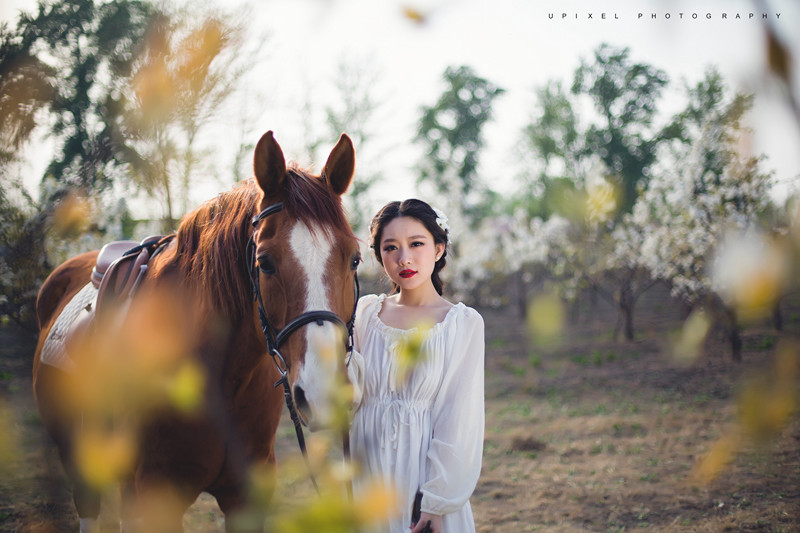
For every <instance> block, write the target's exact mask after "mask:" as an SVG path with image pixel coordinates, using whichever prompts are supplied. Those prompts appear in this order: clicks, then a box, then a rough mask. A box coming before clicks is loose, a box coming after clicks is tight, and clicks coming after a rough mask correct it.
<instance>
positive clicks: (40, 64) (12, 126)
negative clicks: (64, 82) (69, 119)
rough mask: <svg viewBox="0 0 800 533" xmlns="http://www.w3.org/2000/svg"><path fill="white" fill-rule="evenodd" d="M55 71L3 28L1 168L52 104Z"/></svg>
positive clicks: (0, 38) (0, 53) (0, 35)
mask: <svg viewBox="0 0 800 533" xmlns="http://www.w3.org/2000/svg"><path fill="white" fill-rule="evenodd" d="M54 75H55V69H54V68H53V67H51V66H50V65H48V64H46V63H45V62H44V61H42V60H40V59H39V58H38V57H36V56H35V55H32V51H31V50H30V49H29V47H26V46H24V45H23V43H22V39H21V36H20V35H19V34H18V33H16V32H12V31H11V30H9V29H8V27H7V26H0V165H6V164H8V163H10V162H11V161H14V160H16V159H17V152H18V151H19V150H20V148H22V146H23V145H24V144H25V142H26V141H27V140H28V139H29V137H30V135H31V133H32V132H33V130H34V128H35V127H36V115H37V113H39V111H41V110H42V109H46V108H47V106H48V105H49V103H50V101H51V99H52V94H53V83H54Z"/></svg>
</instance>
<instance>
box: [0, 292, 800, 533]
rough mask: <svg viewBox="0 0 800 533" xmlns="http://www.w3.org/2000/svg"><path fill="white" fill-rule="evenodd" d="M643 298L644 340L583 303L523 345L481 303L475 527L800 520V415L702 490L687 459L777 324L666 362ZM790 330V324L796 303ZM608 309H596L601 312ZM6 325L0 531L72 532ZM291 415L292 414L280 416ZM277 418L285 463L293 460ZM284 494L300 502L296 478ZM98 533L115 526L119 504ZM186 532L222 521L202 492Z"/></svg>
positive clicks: (732, 411)
mask: <svg viewBox="0 0 800 533" xmlns="http://www.w3.org/2000/svg"><path fill="white" fill-rule="evenodd" d="M663 301H664V298H663V295H659V294H653V295H651V296H650V298H649V299H648V300H646V301H645V302H643V303H642V304H641V305H640V307H639V309H640V316H639V317H638V323H637V326H638V331H640V332H641V337H640V339H639V340H637V341H636V342H634V343H622V342H619V343H617V342H613V341H611V340H610V332H611V330H612V329H613V325H614V324H613V318H614V316H613V312H612V311H610V310H608V309H605V308H602V307H601V308H598V309H594V310H591V309H590V310H589V311H590V312H584V313H583V314H582V315H581V316H579V317H578V320H577V322H576V323H575V325H573V326H570V327H569V330H568V331H567V332H566V334H565V335H564V338H563V339H562V340H561V342H560V344H556V345H551V346H547V347H542V346H532V345H530V344H529V343H528V342H527V340H526V338H525V334H524V326H523V322H522V321H521V320H520V319H519V318H517V317H516V316H515V315H514V311H513V310H511V309H501V310H490V309H484V310H482V312H483V314H484V318H485V320H486V324H487V358H486V360H487V374H486V415H487V417H486V420H487V425H486V443H485V448H484V465H483V472H482V476H481V480H480V482H479V484H478V487H477V489H476V491H475V494H474V495H473V498H472V505H473V510H474V513H475V518H476V523H477V528H478V531H481V532H496V533H511V532H514V533H518V532H523V531H539V532H561V531H564V532H580V531H587V532H613V531H633V530H643V531H659V532H661V531H663V532H722V531H732V532H733V531H763V532H776V533H777V532H792V531H800V526H798V524H800V451H798V450H800V418H798V417H797V416H795V418H794V420H793V421H792V422H791V423H790V424H789V425H788V426H787V427H786V428H785V429H784V430H783V431H782V432H781V434H780V435H779V436H778V437H777V438H774V439H772V440H770V441H768V442H767V443H766V444H765V445H763V446H755V445H751V444H746V443H743V447H742V451H741V453H739V454H738V455H736V456H735V458H734V460H733V462H731V463H730V464H729V465H728V467H727V468H726V469H725V470H724V471H723V472H722V474H721V475H720V476H719V477H718V478H717V479H716V480H714V481H713V482H712V483H710V484H707V485H700V484H697V483H693V482H692V476H691V474H692V469H693V468H694V466H695V464H696V463H697V461H698V459H699V458H701V457H703V456H704V455H705V454H706V453H708V451H709V449H710V447H711V445H712V444H713V443H714V442H715V441H716V440H717V439H719V438H720V437H721V436H722V435H724V434H726V432H728V431H729V430H730V429H731V428H732V427H733V426H734V425H735V423H736V420H737V407H736V398H737V394H738V390H739V388H740V387H741V385H742V383H743V380H744V379H746V378H748V377H750V376H753V375H755V374H757V373H758V372H760V371H762V370H763V369H766V368H769V367H770V365H771V364H772V358H773V356H774V347H775V345H776V342H775V339H776V337H777V334H776V333H775V332H773V331H771V330H770V329H769V328H767V327H764V328H754V329H750V330H748V331H747V332H746V337H745V348H746V350H745V353H744V362H743V363H741V364H739V365H734V364H732V363H729V362H728V359H727V355H726V354H727V350H726V346H725V345H724V344H723V343H721V341H719V339H718V338H717V337H716V336H715V337H713V338H712V339H710V341H709V343H708V346H707V350H706V351H707V355H706V357H705V358H703V359H702V360H700V361H698V362H696V363H695V364H694V365H693V366H691V367H685V366H679V365H677V364H674V363H672V362H670V360H669V358H668V357H667V356H666V355H665V354H666V350H665V347H664V343H663V342H662V340H663V339H664V338H666V335H667V333H668V331H669V330H670V328H675V327H676V326H677V325H678V324H680V321H679V317H678V315H677V314H676V313H677V312H678V311H677V310H676V309H673V308H670V307H669V306H668V305H666V304H664V303H663ZM792 312H793V313H794V315H793V314H791V312H790V313H787V323H788V325H787V329H789V330H790V331H789V333H785V335H788V334H794V335H797V334H798V333H800V319H798V317H797V311H796V310H794V311H792ZM598 317H602V318H598ZM17 333H18V332H12V331H11V330H9V329H4V330H2V331H0V334H2V336H3V339H2V341H3V342H2V343H0V345H1V346H2V349H1V350H2V351H0V390H2V394H3V396H2V397H3V398H4V399H5V401H6V402H7V403H9V404H11V405H12V406H13V411H14V415H15V427H17V428H18V429H19V430H20V433H21V435H22V445H21V448H22V452H21V454H20V456H19V462H18V464H17V466H16V467H14V468H12V470H11V471H8V472H4V473H3V475H2V481H0V532H11V531H25V532H34V531H64V530H73V531H74V530H77V520H76V519H75V516H74V511H72V509H71V504H70V501H69V499H70V498H69V492H68V489H67V485H66V482H65V480H64V478H63V475H62V474H61V470H60V467H59V466H58V463H57V460H56V458H55V455H54V452H53V450H52V447H51V446H50V445H49V442H48V440H47V437H46V436H45V434H44V433H43V431H42V429H41V425H40V423H39V421H38V416H37V415H36V413H35V407H34V406H33V402H32V399H31V398H30V390H31V389H30V377H29V376H30V371H29V368H30V355H31V353H32V350H33V348H32V346H31V345H30V341H29V340H27V339H22V340H20V337H19V335H18V334H17ZM285 418H286V417H285ZM295 448H296V442H295V441H294V433H293V430H292V428H291V427H290V426H289V424H288V423H287V421H286V420H284V421H283V424H282V426H281V430H280V434H279V450H278V453H279V458H281V457H283V458H287V457H289V456H293V455H295V454H296V453H297V452H296V450H295ZM281 490H282V491H283V492H284V494H291V495H298V494H299V495H301V497H310V496H309V494H310V484H309V483H308V481H307V479H305V478H303V477H302V476H299V477H297V476H293V477H291V478H286V479H284V482H283V486H282V489H281ZM111 500H112V503H111V504H110V505H107V506H106V507H105V510H104V515H103V516H104V520H103V524H104V527H103V530H104V531H113V530H117V531H118V525H117V523H116V516H115V507H114V504H113V498H112V499H111ZM184 523H185V525H186V527H187V531H196V532H209V533H210V532H220V531H223V530H224V527H223V525H222V519H221V516H220V514H219V511H218V509H217V507H216V504H215V502H214V501H213V499H211V498H210V497H208V496H207V495H203V496H201V498H200V499H198V501H197V502H196V503H195V505H194V506H193V507H192V508H191V509H190V511H189V513H187V515H186V517H185V521H184Z"/></svg>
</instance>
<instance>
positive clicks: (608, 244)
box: [0, 0, 790, 357]
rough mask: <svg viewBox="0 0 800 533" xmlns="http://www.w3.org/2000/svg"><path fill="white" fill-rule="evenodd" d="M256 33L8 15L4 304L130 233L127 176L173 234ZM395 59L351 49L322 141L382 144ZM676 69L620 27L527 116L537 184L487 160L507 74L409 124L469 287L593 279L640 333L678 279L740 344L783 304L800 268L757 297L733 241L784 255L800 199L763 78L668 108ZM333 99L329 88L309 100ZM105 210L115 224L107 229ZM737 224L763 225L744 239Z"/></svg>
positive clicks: (194, 17)
mask: <svg viewBox="0 0 800 533" xmlns="http://www.w3.org/2000/svg"><path fill="white" fill-rule="evenodd" d="M256 41H257V44H256V46H255V48H254V49H251V48H248V43H252V42H253V40H252V39H248V38H247V35H246V32H245V27H244V25H243V24H241V23H238V22H236V19H234V18H232V17H230V16H227V15H224V14H220V13H212V12H208V11H198V10H193V11H191V12H190V11H185V10H184V11H180V10H176V11H165V9H164V8H163V7H156V6H155V5H154V4H151V3H148V2H145V1H138V0H122V1H118V2H113V3H99V2H96V1H95V0H76V1H69V2H67V1H66V0H60V1H55V2H52V3H47V4H44V3H43V4H40V6H39V9H38V11H37V12H36V13H34V14H30V15H22V16H21V17H20V19H19V21H18V24H17V26H16V27H15V28H13V29H9V28H7V27H3V28H1V29H0V176H2V179H3V181H4V182H6V183H9V184H15V185H16V186H12V187H3V188H2V189H0V210H2V216H3V220H4V222H6V221H7V222H8V223H4V224H3V225H2V228H0V238H1V239H2V241H0V285H2V293H1V294H2V295H1V296H0V315H2V316H4V317H7V318H12V319H14V320H17V321H19V322H22V323H29V324H30V322H31V319H32V302H33V299H34V297H35V292H36V290H37V288H38V285H39V283H40V282H41V280H42V279H43V276H45V275H46V274H47V272H48V271H49V270H50V268H51V265H52V264H53V263H54V262H55V261H57V260H60V259H63V257H60V256H59V253H60V254H61V256H63V255H65V254H67V253H72V252H75V251H78V249H80V248H85V247H88V246H96V244H97V243H96V242H92V243H90V242H88V241H87V240H86V235H87V234H91V233H94V234H97V233H98V232H99V233H101V234H102V233H103V231H102V230H104V229H105V230H106V231H105V235H103V237H102V238H104V239H105V240H109V239H111V238H116V237H119V236H122V235H120V234H124V233H126V231H127V230H126V229H125V228H126V225H125V222H126V217H127V215H126V213H125V210H124V204H121V205H122V206H123V208H122V209H116V208H113V206H116V205H118V202H117V199H115V195H117V196H119V195H120V191H143V192H145V193H146V194H149V195H150V196H151V197H152V198H153V199H154V201H157V202H159V203H160V204H161V205H163V212H164V213H165V216H164V221H163V230H164V231H171V230H172V229H173V228H174V225H175V221H176V219H177V218H179V216H180V214H181V213H183V212H185V211H186V209H187V208H188V207H189V203H188V198H189V188H190V178H191V177H192V176H193V175H195V174H198V173H201V172H200V171H207V170H208V169H207V165H208V164H209V161H210V159H211V158H210V154H209V153H208V151H207V149H205V148H203V145H202V144H201V143H200V140H201V139H202V137H203V135H204V133H206V132H207V131H208V130H209V129H213V126H214V125H215V124H217V123H218V121H219V120H220V119H221V117H220V116H219V113H220V110H221V109H224V108H225V107H224V105H223V104H225V103H226V102H228V101H230V99H231V98H232V97H234V96H236V95H237V93H238V91H240V90H244V87H243V86H244V85H246V84H244V83H243V79H244V76H245V74H246V73H247V71H248V68H252V66H253V65H255V64H257V63H256V61H255V54H256V53H258V52H259V51H260V49H261V45H263V44H264V40H261V41H258V40H256ZM776 50H780V48H777V49H776ZM775 57H778V58H780V57H781V56H780V55H779V54H778V55H776V56H775ZM778 63H780V62H778ZM780 67H781V65H780V64H776V66H775V68H776V71H779V70H780ZM375 76H376V74H375V73H374V72H373V71H371V70H369V69H368V68H367V69H365V68H359V66H357V65H347V64H342V65H341V67H340V71H339V74H338V78H337V82H336V90H337V92H338V93H339V94H340V96H341V97H340V98H338V103H337V105H336V106H328V107H326V108H325V109H324V115H325V122H324V126H323V127H322V128H320V127H319V125H316V126H314V125H311V123H310V121H309V124H308V128H307V129H308V130H309V131H308V132H307V134H306V138H307V144H308V146H307V150H308V152H309V154H310V155H311V157H312V159H313V155H314V154H315V152H316V151H317V149H318V148H319V146H320V144H321V143H322V142H323V141H322V139H326V140H327V139H329V138H331V137H333V136H335V135H338V133H339V132H341V131H347V132H348V133H350V134H351V136H352V137H353V138H354V140H355V142H356V144H357V146H358V148H359V153H360V154H364V153H367V154H368V153H369V150H364V148H365V147H369V146H373V145H374V144H376V142H377V141H378V139H377V136H376V135H375V134H374V132H373V130H372V129H371V124H372V123H373V120H374V118H375V117H374V115H375V114H376V113H377V112H378V111H379V109H380V106H381V102H380V99H379V98H377V97H376V96H375V95H374V94H373V92H372V87H373V86H374V83H373V82H374V81H375V80H374V79H373V78H374V77H375ZM787 79H788V78H787ZM671 83H674V82H672V81H671V80H669V79H668V77H667V75H666V73H665V72H663V71H662V70H660V69H658V68H657V67H656V66H653V65H649V64H646V63H640V62H636V61H635V60H634V58H633V57H632V55H631V52H630V50H629V49H619V48H615V47H613V46H609V45H602V46H600V47H599V48H598V49H597V50H596V51H595V52H594V54H593V56H592V57H590V58H584V59H583V60H582V61H581V62H580V64H579V65H578V66H577V68H576V70H575V73H574V76H573V78H572V80H571V82H570V83H568V84H565V82H563V81H559V80H553V81H550V82H548V83H546V84H544V85H543V86H541V87H539V88H538V89H537V90H536V93H535V97H536V106H535V109H534V110H533V111H532V113H531V118H530V123H529V125H528V126H526V127H525V128H524V130H523V131H521V132H520V133H519V139H520V141H519V146H518V148H519V149H518V152H519V153H518V157H519V159H520V161H521V162H522V163H523V168H524V169H525V170H524V171H523V172H522V174H521V175H520V176H518V179H517V182H518V183H519V184H520V185H519V188H518V190H516V191H515V192H514V193H513V194H512V195H510V196H509V197H505V196H503V195H501V194H499V193H497V192H496V191H494V190H493V189H492V187H491V184H490V183H488V180H487V179H486V178H485V177H484V176H482V173H481V166H480V157H481V155H482V150H483V148H484V146H485V139H484V127H485V126H486V124H487V123H488V122H489V121H490V120H491V119H492V108H493V104H494V102H495V101H496V99H498V98H502V97H503V95H504V90H503V88H501V87H498V86H496V85H495V84H493V83H492V82H491V81H489V80H487V79H484V78H482V77H481V76H479V75H478V73H476V72H475V71H474V70H473V69H471V68H470V67H468V66H456V67H450V68H448V69H447V70H446V71H445V73H444V77H443V91H442V93H441V95H439V97H438V98H437V99H435V100H433V103H432V104H431V105H429V106H424V107H423V108H422V109H421V110H420V117H419V120H418V123H417V131H416V136H415V137H414V138H413V139H410V140H409V142H413V143H416V144H417V145H418V146H420V147H421V148H422V149H423V155H422V157H421V159H420V161H419V162H418V164H417V166H416V169H415V171H416V174H417V177H418V180H419V184H420V185H421V186H424V187H427V188H428V190H429V191H431V193H432V194H434V195H435V197H436V198H437V201H436V202H435V203H437V204H438V205H439V206H441V207H442V208H444V209H445V210H446V211H447V213H448V215H449V216H450V218H451V221H452V224H451V226H452V227H453V228H455V229H457V230H458V231H457V233H456V234H455V235H454V237H455V247H454V253H453V255H452V256H451V257H452V258H453V262H452V263H451V264H452V265H453V266H454V268H453V270H452V271H451V283H452V286H453V287H454V288H455V290H457V291H461V292H472V294H473V295H474V296H475V297H476V298H481V297H487V296H488V295H486V294H484V292H485V291H482V290H481V289H482V287H484V286H486V284H487V282H488V281H489V280H491V279H494V278H496V277H498V276H503V277H507V279H509V280H515V282H516V283H517V284H518V290H517V291H515V294H516V295H517V296H518V299H519V301H518V302H517V303H518V304H519V305H520V308H521V309H523V310H524V309H526V307H527V301H526V300H527V298H528V295H530V294H531V293H532V292H535V291H537V290H540V289H541V288H542V287H543V286H547V287H549V288H552V289H553V290H555V291H557V293H558V295H559V296H560V297H561V298H562V299H563V300H564V301H567V302H569V301H574V300H575V299H576V298H577V297H578V296H579V295H580V294H581V293H584V292H586V291H592V292H594V293H595V294H597V295H600V296H601V297H604V298H607V299H608V300H610V301H612V302H613V303H614V304H615V306H616V307H617V309H618V310H619V317H620V321H619V330H620V332H622V333H624V335H625V337H626V338H628V339H631V338H633V336H634V334H635V322H634V316H635V313H634V310H635V304H636V301H637V299H638V298H639V296H640V295H641V294H642V293H643V292H644V291H645V290H646V289H647V288H648V287H649V286H650V285H651V284H652V283H653V282H654V280H664V281H666V282H668V283H669V284H670V286H671V287H672V289H673V293H674V294H675V295H676V296H677V297H680V298H682V299H683V300H684V301H685V302H686V303H687V304H688V306H689V307H692V308H696V309H700V308H703V309H706V310H707V311H711V310H715V311H720V313H721V314H720V316H721V317H723V318H724V319H725V322H726V323H727V325H728V329H729V332H730V338H731V343H732V344H731V345H732V348H733V353H734V357H738V356H739V353H740V348H741V342H740V341H739V337H738V336H739V323H740V318H741V317H740V316H738V315H737V313H738V314H741V313H742V312H743V311H746V312H750V311H753V310H754V309H756V308H758V309H762V308H769V309H772V308H774V307H775V303H776V302H777V301H778V299H779V297H780V294H781V291H783V290H785V285H786V284H785V283H784V278H785V277H786V275H787V274H786V272H785V269H784V270H783V271H782V270H781V269H780V268H776V269H773V271H769V272H766V273H765V267H764V266H763V264H761V263H758V264H755V265H753V266H752V269H753V270H754V271H756V272H758V273H759V274H758V275H761V276H762V277H765V279H766V281H765V282H764V283H763V284H762V285H759V286H760V287H762V288H763V290H762V291H761V292H759V294H758V295H756V296H753V295H744V296H743V294H742V293H741V291H740V292H738V293H737V292H736V290H737V287H738V285H737V284H738V283H740V281H739V279H738V278H737V277H736V276H735V275H734V274H735V273H731V272H729V271H728V270H729V266H730V265H728V267H726V263H725V258H726V257H734V256H735V255H736V254H737V253H742V251H741V250H740V248H741V246H744V245H746V246H749V247H750V248H748V250H750V249H753V250H756V252H754V253H751V254H750V255H751V256H756V257H773V256H772V255H770V254H772V253H773V251H774V250H777V249H779V248H780V247H779V246H778V245H777V244H776V243H778V240H779V239H780V238H781V231H782V230H783V229H786V228H787V227H788V225H789V222H788V221H789V220H790V214H789V213H788V212H787V209H788V208H787V206H786V205H775V204H773V203H772V202H771V201H770V190H771V186H772V181H771V178H772V177H771V174H770V172H767V171H766V170H765V168H764V161H763V160H762V159H761V158H760V157H758V156H757V155H755V154H751V153H749V152H748V151H747V146H748V144H747V143H748V138H749V134H750V132H749V131H748V130H747V128H746V126H745V124H746V116H747V113H748V111H750V109H751V107H752V104H753V99H752V96H750V95H746V94H740V93H732V92H731V90H730V89H729V88H728V87H727V86H726V84H725V81H724V80H723V78H722V77H721V76H720V74H719V73H718V72H716V71H715V70H714V69H711V68H710V69H709V70H708V71H707V73H706V74H705V76H704V77H703V79H701V80H698V81H696V82H695V83H694V85H686V86H685V87H683V88H682V92H681V94H682V98H683V100H682V109H681V110H679V111H678V112H677V113H675V114H673V115H672V116H664V114H663V113H662V112H660V109H661V108H662V107H663V106H662V98H663V95H664V92H665V91H666V90H667V89H668V88H670V87H671V86H670V84H671ZM252 100H253V99H252V98H248V101H252ZM312 107H315V106H314V105H313V104H312V103H311V102H309V103H307V105H306V109H304V110H299V111H298V118H299V119H301V120H302V119H303V117H306V118H307V115H308V114H309V113H311V112H313V111H315V109H311V108H312ZM316 111H318V110H316ZM251 114H252V113H251ZM243 130H244V128H243ZM323 130H325V131H323ZM37 131H40V132H41V131H46V132H47V136H48V137H50V138H51V139H52V141H53V142H54V143H55V151H54V155H53V159H52V161H50V163H49V164H48V166H47V169H46V171H45V175H44V176H43V184H42V189H41V190H42V194H41V197H40V198H39V199H34V198H32V197H30V196H28V195H27V194H26V193H25V189H24V188H23V187H21V186H20V184H19V179H18V177H17V176H15V174H14V173H15V169H16V168H18V167H17V166H15V165H16V164H17V163H18V162H19V161H18V159H19V157H18V156H17V154H18V153H20V150H21V149H22V148H24V146H25V145H26V143H27V142H28V141H29V139H31V137H32V136H33V135H34V134H35V132H37ZM245 138H246V136H245V135H244V132H243V139H245ZM250 141H251V139H247V140H242V141H241V142H240V143H239V144H240V149H239V152H238V156H237V159H236V162H235V163H234V167H235V168H234V169H233V172H231V173H230V174H231V175H230V176H229V177H228V178H227V179H225V180H224V182H225V183H228V184H229V183H232V182H234V181H236V180H238V179H240V178H241V175H239V167H240V166H243V165H241V162H242V161H243V160H246V159H247V158H248V157H249V153H250V152H251V150H252V145H251V144H250ZM359 162H360V164H359V176H358V179H357V180H356V184H355V185H354V190H353V191H351V194H350V195H348V197H349V198H348V202H349V204H348V207H349V211H350V212H351V214H352V218H353V220H352V223H353V225H354V227H356V228H357V229H358V230H359V234H364V231H365V227H366V225H367V223H368V217H369V216H370V214H371V213H368V212H365V210H368V209H369V206H370V204H369V202H367V201H366V198H368V196H369V192H370V189H371V188H372V187H374V186H375V184H376V183H378V182H379V181H380V179H381V176H380V174H379V173H378V172H377V171H373V170H370V168H371V167H370V164H369V163H370V162H369V157H367V158H366V161H365V160H364V159H360V160H359ZM364 169H366V172H364ZM226 175H227V173H226ZM226 187H227V185H226ZM787 205H788V204H787ZM109 206H112V208H111V209H109ZM98 212H103V213H104V214H103V216H102V217H101V216H99V215H97V214H96V213H98ZM109 212H111V215H109ZM87 213H88V215H87ZM93 213H94V214H93ZM109 218H110V219H111V220H112V222H113V224H112V223H110V222H109V220H108V219H109ZM87 220H88V221H90V222H91V223H92V224H94V225H95V226H96V227H94V228H92V227H89V228H87V224H86V221H87ZM111 228H117V229H113V230H112V229H111ZM87 229H88V230H93V231H87ZM98 230H99V231H98ZM731 232H738V233H736V234H737V235H738V236H741V235H746V236H747V238H746V239H741V238H738V237H737V238H736V239H727V240H726V238H725V236H726V235H730V234H733V233H731ZM783 233H786V232H785V231H784V232H783ZM76 234H77V235H80V237H79V238H77V240H76V238H75V235H76ZM126 236H127V235H126ZM66 237H69V238H66ZM742 243H744V244H742ZM774 253H777V252H774ZM725 254H728V255H727V256H726V255H725ZM716 258H722V259H716ZM715 261H716V263H715ZM729 262H730V261H729ZM773 263H774V264H778V265H783V264H787V262H786V261H784V259H781V258H779V260H777V261H773ZM715 265H716V266H715ZM737 266H740V265H737ZM726 268H728V270H726ZM748 298H749V299H748ZM745 300H746V301H745Z"/></svg>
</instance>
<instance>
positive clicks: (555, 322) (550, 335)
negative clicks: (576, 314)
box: [528, 293, 565, 342]
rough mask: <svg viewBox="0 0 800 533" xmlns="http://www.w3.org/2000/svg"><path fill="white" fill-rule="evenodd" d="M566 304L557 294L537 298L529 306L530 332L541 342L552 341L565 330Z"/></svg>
mask: <svg viewBox="0 0 800 533" xmlns="http://www.w3.org/2000/svg"><path fill="white" fill-rule="evenodd" d="M564 319H565V312H564V303H563V302H562V301H561V299H560V298H559V297H558V295H557V294H555V293H548V294H544V295H540V296H537V297H536V298H534V299H533V300H532V301H531V303H530V304H529V306H528V330H529V332H530V334H531V336H532V337H533V338H534V339H535V340H537V341H539V342H547V341H551V340H553V339H555V338H557V337H558V335H560V334H561V332H562V331H563V329H564Z"/></svg>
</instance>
